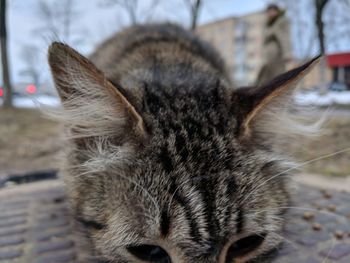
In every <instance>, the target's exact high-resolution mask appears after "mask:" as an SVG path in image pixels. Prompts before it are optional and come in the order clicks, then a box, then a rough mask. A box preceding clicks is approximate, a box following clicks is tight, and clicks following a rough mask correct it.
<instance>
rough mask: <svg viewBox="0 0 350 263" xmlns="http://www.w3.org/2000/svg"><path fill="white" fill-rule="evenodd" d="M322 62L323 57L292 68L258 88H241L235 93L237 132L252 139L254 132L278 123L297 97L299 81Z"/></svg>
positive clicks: (270, 130) (274, 126)
mask: <svg viewBox="0 0 350 263" xmlns="http://www.w3.org/2000/svg"><path fill="white" fill-rule="evenodd" d="M319 61H320V56H318V57H316V58H314V59H312V60H311V61H309V62H307V63H305V64H304V65H302V66H300V67H298V68H295V69H292V70H290V71H288V72H286V73H284V74H282V75H280V76H278V77H276V78H275V79H274V80H272V81H271V82H270V83H268V84H264V85H262V86H257V87H249V88H240V89H237V90H236V91H235V92H234V93H233V104H234V105H233V107H234V108H235V112H236V118H237V123H238V126H237V133H238V136H239V137H240V138H249V137H250V136H251V135H252V134H253V133H254V132H258V133H259V132H260V133H266V132H267V133H268V132H273V130H274V129H279V130H283V128H284V127H276V126H278V125H279V124H278V123H279V122H278V119H279V118H285V117H284V116H283V113H284V112H285V111H286V110H288V105H289V104H290V102H291V101H292V100H293V93H294V91H295V89H296V88H297V84H298V82H299V81H300V80H301V79H302V78H303V77H304V76H305V75H306V74H307V73H308V72H309V71H310V70H311V69H312V68H313V67H314V66H315V65H316V64H317V63H318V62H319Z"/></svg>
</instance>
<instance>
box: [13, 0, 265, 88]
mask: <svg viewBox="0 0 350 263" xmlns="http://www.w3.org/2000/svg"><path fill="white" fill-rule="evenodd" d="M46 1H51V0H46ZM162 1H164V0H162ZM38 2H39V0H25V1H23V0H10V1H9V9H8V27H9V30H8V32H9V33H8V34H9V52H10V63H11V64H10V65H11V69H12V71H11V72H12V79H13V81H14V82H18V81H22V79H23V76H21V75H20V74H19V72H20V71H21V70H23V68H24V67H25V65H24V64H23V61H22V60H23V59H22V57H21V53H23V51H22V49H23V46H25V45H37V46H40V52H41V55H40V58H38V63H39V64H40V65H41V66H42V67H43V71H45V72H46V71H47V68H46V65H45V63H46V61H45V53H46V50H47V46H48V45H49V43H50V42H51V40H50V39H43V37H42V36H40V34H39V33H38V32H37V29H38V28H41V27H42V26H43V23H45V22H44V21H41V20H40V19H39V15H38ZM76 2H77V8H76V9H77V10H78V11H79V16H77V18H76V27H75V30H77V31H78V30H79V28H81V29H82V30H84V31H83V33H81V34H82V35H83V40H84V42H83V44H81V43H80V45H79V47H78V49H79V50H80V51H81V52H83V53H89V52H91V50H92V49H93V47H94V46H95V45H96V44H97V43H99V42H101V41H102V40H103V39H104V38H106V37H108V36H109V35H111V34H113V33H114V32H116V31H118V29H119V28H120V27H121V26H123V25H124V24H127V17H125V16H124V13H123V12H120V11H118V10H117V7H110V8H103V7H102V8H101V0H89V1H86V0H78V1H76ZM149 2H150V1H149V0H143V1H142V4H145V7H143V6H141V7H140V11H142V9H143V8H147V4H148V3H149ZM168 2H169V1H168ZM264 5H265V3H264V1H263V0H249V1H240V0H207V1H206V4H205V8H204V9H203V12H202V13H201V15H200V18H199V23H200V24H203V23H207V22H210V21H214V20H217V19H221V18H225V17H229V16H236V15H242V14H247V13H250V12H255V11H258V10H262V9H263V8H264ZM159 6H160V7H159V8H157V10H156V11H155V12H154V14H153V16H152V19H154V20H164V21H165V20H171V21H175V22H178V23H183V22H186V23H189V19H188V11H187V10H186V9H185V7H184V5H183V0H175V4H171V5H170V4H169V5H167V4H164V3H162V4H161V5H159ZM174 9H176V10H174ZM186 23H185V24H186ZM44 75H45V76H43V78H44V79H47V78H49V75H48V74H44ZM24 80H25V79H24Z"/></svg>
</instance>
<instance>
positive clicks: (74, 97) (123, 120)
mask: <svg viewBox="0 0 350 263" xmlns="http://www.w3.org/2000/svg"><path fill="white" fill-rule="evenodd" d="M48 59H49V64H50V67H51V72H52V75H53V78H54V82H55V86H56V88H57V91H58V93H59V96H60V97H61V100H62V104H63V110H62V112H61V113H60V114H59V115H56V117H57V118H59V119H60V120H61V121H62V122H63V123H65V124H66V125H67V126H69V127H70V128H71V131H72V136H73V137H76V138H83V137H91V136H114V135H118V134H119V135H121V134H123V133H129V132H130V131H133V132H135V133H136V134H139V135H140V134H143V133H144V126H143V120H142V118H141V116H140V115H139V114H138V113H137V112H136V110H135V108H134V107H133V106H132V105H131V104H130V102H129V101H128V100H127V99H126V98H125V97H124V96H123V94H122V93H121V92H120V91H119V90H118V87H116V86H114V85H113V84H112V83H111V82H110V81H109V80H108V79H107V78H106V77H105V76H104V74H103V73H102V72H100V71H99V70H98V69H97V68H96V67H95V66H94V65H93V64H92V63H91V62H90V61H89V60H88V59H86V58H85V57H83V56H82V55H80V54H79V53H78V52H77V51H75V50H73V49H72V48H70V47H69V46H67V45H65V44H62V43H57V42H56V43H53V44H52V45H51V46H50V48H49V52H48ZM126 130H128V131H126Z"/></svg>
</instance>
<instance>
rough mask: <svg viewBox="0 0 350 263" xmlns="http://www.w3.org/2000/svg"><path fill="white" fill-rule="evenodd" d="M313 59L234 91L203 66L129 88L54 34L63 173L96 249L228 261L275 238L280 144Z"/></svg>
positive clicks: (114, 258)
mask: <svg viewBox="0 0 350 263" xmlns="http://www.w3.org/2000/svg"><path fill="white" fill-rule="evenodd" d="M315 61H316V60H313V61H311V62H309V63H307V64H305V65H303V66H301V67H299V68H296V69H294V70H292V71H290V72H288V73H286V74H283V75H281V76H280V77H278V78H276V79H275V80H274V81H273V82H271V83H270V84H268V85H265V86H261V87H252V88H242V89H236V90H235V89H231V88H230V87H228V85H227V84H225V82H224V81H220V78H219V77H217V76H215V75H210V74H209V75H208V74H203V73H198V72H192V73H191V74H190V75H191V76H187V75H186V74H179V75H181V78H182V81H179V80H176V79H174V82H173V85H174V86H171V80H170V82H169V80H167V81H168V82H169V83H168V84H169V85H163V84H162V83H164V82H162V80H161V77H159V76H161V73H159V72H158V73H157V74H158V80H157V81H155V80H153V81H152V79H151V81H149V82H147V83H143V85H142V87H140V89H139V90H138V91H137V94H136V93H135V94H133V92H132V91H133V90H135V89H133V87H120V85H119V84H117V83H114V84H112V83H111V82H110V81H109V80H108V79H106V77H105V76H104V74H103V73H102V72H100V71H99V70H98V69H96V67H95V66H94V65H93V64H92V63H91V62H90V61H88V60H87V59H86V58H84V57H82V56H81V55H80V54H78V53H77V52H76V51H74V50H72V49H71V48H69V47H68V46H66V45H63V44H59V43H55V44H53V45H52V46H51V48H50V50H49V63H50V66H51V69H52V73H53V77H54V80H55V84H56V87H57V89H58V92H59V94H60V96H61V98H62V102H63V109H62V112H61V114H60V115H59V116H58V118H60V120H62V121H63V122H64V123H65V125H66V126H67V128H68V129H67V130H68V131H69V133H68V134H67V138H68V142H69V151H68V152H67V157H66V167H65V176H66V181H67V182H68V184H67V185H68V188H69V190H70V197H71V202H72V207H73V209H74V212H75V215H76V217H77V219H78V220H80V221H81V222H82V223H83V224H85V225H86V226H87V228H88V231H89V232H90V234H91V239H92V242H93V245H94V247H95V248H96V250H97V252H98V253H99V254H100V255H102V256H103V257H104V258H105V259H106V260H107V261H108V262H174V263H180V262H183V263H185V262H186V263H189V262H208V263H209V262H221V263H231V262H247V261H248V260H250V259H253V258H256V257H257V256H259V255H262V254H264V253H265V252H267V251H269V250H271V249H272V248H274V247H276V246H278V244H279V243H280V241H281V240H282V237H281V230H282V227H283V215H284V212H285V209H286V207H287V206H288V202H289V191H288V186H287V184H286V181H287V176H286V175H287V173H286V170H287V169H288V165H287V163H286V162H285V161H284V159H283V157H282V156H281V155H280V152H279V151H277V150H276V145H279V143H280V142H281V141H283V140H284V139H285V138H286V136H287V137H288V136H289V135H290V134H295V133H296V132H297V131H296V130H294V129H296V128H295V127H296V126H295V125H294V126H293V125H292V126H290V123H288V122H289V121H290V116H289V115H290V112H289V111H288V106H287V104H288V103H289V102H290V101H291V100H292V98H291V94H292V93H293V91H294V89H295V87H296V84H297V82H298V80H299V79H300V78H301V77H303V76H304V75H305V74H306V72H307V71H308V70H309V69H310V67H311V66H312V65H313V64H315ZM167 72H168V73H169V72H172V73H173V71H172V70H169V71H167V70H166V69H165V70H164V72H163V73H164V74H167ZM169 74H170V73H169ZM169 74H168V76H167V77H169ZM174 76H176V74H175V75H174ZM292 114H296V113H292ZM289 127H292V130H290V129H288V128H289ZM299 128H300V127H299ZM287 133H288V134H287ZM235 260H236V261H235Z"/></svg>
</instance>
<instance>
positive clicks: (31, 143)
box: [0, 109, 350, 177]
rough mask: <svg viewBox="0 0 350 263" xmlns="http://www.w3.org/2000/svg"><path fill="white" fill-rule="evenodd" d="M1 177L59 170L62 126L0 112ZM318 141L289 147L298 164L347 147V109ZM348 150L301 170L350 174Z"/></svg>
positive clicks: (26, 113)
mask: <svg viewBox="0 0 350 263" xmlns="http://www.w3.org/2000/svg"><path fill="white" fill-rule="evenodd" d="M0 123H1V124H0V135H1V136H0V156H1V158H0V175H1V174H6V173H13V172H22V171H35V170H43V169H52V168H54V169H55V168H57V167H58V161H57V159H58V158H57V157H58V156H59V152H60V149H61V145H62V143H61V140H60V137H61V135H62V129H61V127H60V126H59V125H58V124H57V123H55V122H53V121H51V120H49V119H47V118H44V117H43V114H42V113H40V112H39V111H38V110H35V109H13V110H4V109H1V110H0ZM324 132H325V134H324V135H322V136H321V137H320V138H318V139H314V140H311V141H310V140H307V141H304V142H301V143H290V144H288V147H289V149H288V151H290V152H294V153H296V156H297V157H298V160H299V161H302V162H303V161H308V160H312V159H315V158H319V157H321V156H324V155H328V154H332V153H335V152H337V151H340V150H343V149H345V148H347V147H350V110H349V111H347V110H342V111H339V112H337V111H335V112H334V113H333V114H331V115H330V117H329V120H328V121H327V122H326V124H325V129H324ZM349 157H350V150H349V151H347V152H343V153H339V154H336V155H334V156H330V157H327V158H323V159H320V160H319V161H315V162H312V163H311V164H309V165H306V166H305V167H303V168H304V169H303V170H304V171H306V172H307V173H313V174H322V175H326V176H333V177H334V176H337V177H344V176H347V175H350V162H349Z"/></svg>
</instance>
